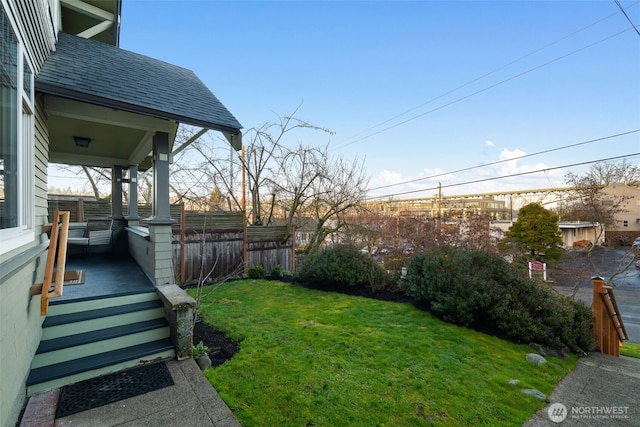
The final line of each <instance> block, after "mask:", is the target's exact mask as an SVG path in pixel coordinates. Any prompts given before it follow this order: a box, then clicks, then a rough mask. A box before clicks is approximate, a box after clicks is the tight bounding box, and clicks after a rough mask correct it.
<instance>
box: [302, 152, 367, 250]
mask: <svg viewBox="0 0 640 427" xmlns="http://www.w3.org/2000/svg"><path fill="white" fill-rule="evenodd" d="M316 167H317V168H319V170H323V171H324V173H323V174H322V175H321V176H319V177H318V179H316V180H314V181H313V183H312V185H310V186H309V195H310V196H309V199H308V205H307V207H306V208H305V213H308V214H310V215H311V216H312V219H313V221H314V224H313V225H314V233H313V236H312V237H311V239H310V242H309V244H308V245H307V246H306V247H305V248H304V253H305V254H310V253H313V252H315V251H317V250H318V249H320V248H321V247H322V245H323V243H324V242H325V240H326V238H327V237H328V236H330V235H331V234H334V233H336V232H338V231H340V229H342V228H343V227H345V226H346V225H348V224H349V216H350V212H351V211H352V210H353V209H355V208H356V207H358V206H359V205H360V204H361V203H362V201H363V200H364V197H365V196H366V192H367V185H368V182H369V180H368V178H367V177H366V175H365V173H364V165H363V163H361V162H358V160H355V161H354V162H348V161H346V160H344V159H342V158H336V159H335V160H327V161H326V163H321V164H318V165H316Z"/></svg>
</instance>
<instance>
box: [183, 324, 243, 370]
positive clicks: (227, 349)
mask: <svg viewBox="0 0 640 427" xmlns="http://www.w3.org/2000/svg"><path fill="white" fill-rule="evenodd" d="M200 341H202V343H203V344H204V345H206V346H207V347H209V348H210V349H211V353H209V359H211V366H214V367H215V366H220V365H222V364H223V363H224V362H226V361H227V360H229V359H231V358H232V357H233V355H234V354H236V353H237V352H238V350H239V349H240V347H239V346H238V342H237V341H234V340H232V339H231V338H228V337H227V336H226V335H225V334H224V332H222V331H219V330H217V329H215V328H212V327H211V326H209V325H207V324H206V323H204V322H196V324H195V325H194V326H193V344H194V345H197V344H198V343H199V342H200Z"/></svg>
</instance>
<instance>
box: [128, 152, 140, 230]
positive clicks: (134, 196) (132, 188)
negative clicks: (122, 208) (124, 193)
mask: <svg viewBox="0 0 640 427" xmlns="http://www.w3.org/2000/svg"><path fill="white" fill-rule="evenodd" d="M126 218H127V220H128V221H129V225H137V223H138V221H139V220H140V216H139V215H138V165H131V166H129V210H128V211H127V216H126ZM134 223H135V224H134Z"/></svg>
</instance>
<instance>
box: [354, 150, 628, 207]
mask: <svg viewBox="0 0 640 427" xmlns="http://www.w3.org/2000/svg"><path fill="white" fill-rule="evenodd" d="M639 155H640V153H631V154H625V155H622V156H616V157H609V158H606V159H598V160H590V161H588V162H580V163H573V164H570V165H564V166H555V167H550V168H544V169H538V170H535V171H529V172H519V173H514V174H510V175H503V176H498V177H493V178H483V179H476V180H474V181H467V182H460V183H457V184H447V185H440V186H438V187H430V188H422V189H419V190H410V191H403V192H400V193H394V194H386V195H383V196H372V197H368V198H366V199H365V200H375V199H384V198H390V197H395V196H402V195H405V194H412V193H421V192H423V191H430V190H437V189H438V188H449V187H459V186H461V185H469V184H478V183H480V182H487V181H495V180H498V179H504V178H513V177H516V176H523V175H530V174H534V173H540V172H548V171H552V170H556V169H564V168H570V167H574V166H584V165H588V164H591V163H597V162H605V161H609V160H618V159H622V158H626V157H632V156H639Z"/></svg>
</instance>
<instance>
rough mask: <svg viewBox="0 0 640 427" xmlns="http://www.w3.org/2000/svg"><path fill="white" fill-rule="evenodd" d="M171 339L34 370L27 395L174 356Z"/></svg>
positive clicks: (29, 378) (29, 379)
mask: <svg viewBox="0 0 640 427" xmlns="http://www.w3.org/2000/svg"><path fill="white" fill-rule="evenodd" d="M174 353H175V352H174V347H173V343H172V342H171V340H170V339H169V338H165V339H162V340H158V341H153V342H147V343H143V344H138V345H135V346H131V347H126V348H121V349H118V350H112V351H108V352H104V353H99V354H94V355H91V356H86V357H82V358H79V359H73V360H68V361H65V362H61V363H56V364H53V365H48V366H43V367H40V368H35V369H32V370H31V372H30V373H29V377H28V378H27V394H29V395H31V394H33V393H38V392H40V391H44V390H50V389H53V388H57V387H61V386H64V385H66V384H71V383H74V382H78V381H82V380H84V379H88V378H94V377H97V376H100V375H104V374H107V373H111V372H116V371H119V370H121V369H125V368H128V367H133V366H137V365H140V364H143V363H149V362H152V361H155V360H161V359H167V358H170V357H173V356H174Z"/></svg>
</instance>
